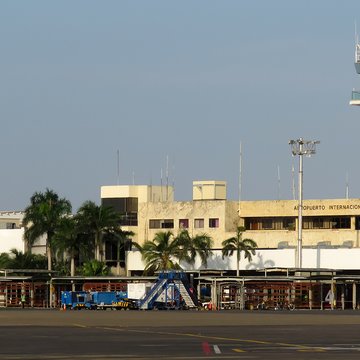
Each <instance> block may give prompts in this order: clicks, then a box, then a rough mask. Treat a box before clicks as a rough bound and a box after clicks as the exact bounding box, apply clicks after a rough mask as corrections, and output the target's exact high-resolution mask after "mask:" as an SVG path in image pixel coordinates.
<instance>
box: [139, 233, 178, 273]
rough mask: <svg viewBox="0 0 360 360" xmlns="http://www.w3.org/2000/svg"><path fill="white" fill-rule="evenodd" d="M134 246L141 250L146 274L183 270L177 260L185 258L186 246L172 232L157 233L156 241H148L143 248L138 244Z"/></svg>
mask: <svg viewBox="0 0 360 360" xmlns="http://www.w3.org/2000/svg"><path fill="white" fill-rule="evenodd" d="M133 245H134V246H135V247H137V248H138V249H139V250H140V252H141V255H142V258H143V260H144V261H145V263H146V265H145V269H144V273H150V274H152V273H154V272H155V271H162V270H171V269H181V267H180V265H179V264H178V262H177V261H176V260H182V259H184V258H185V253H184V246H183V244H182V243H181V241H180V240H179V238H175V237H174V235H173V233H172V232H171V231H166V232H158V233H156V234H155V237H154V240H152V241H150V240H147V241H145V243H144V244H143V245H142V246H141V245H139V244H137V243H133Z"/></svg>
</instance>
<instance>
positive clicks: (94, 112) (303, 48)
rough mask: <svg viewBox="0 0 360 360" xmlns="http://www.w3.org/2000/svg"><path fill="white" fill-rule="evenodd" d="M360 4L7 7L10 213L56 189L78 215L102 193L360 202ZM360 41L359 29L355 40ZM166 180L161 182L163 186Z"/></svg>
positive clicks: (5, 132)
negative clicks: (299, 174)
mask: <svg viewBox="0 0 360 360" xmlns="http://www.w3.org/2000/svg"><path fill="white" fill-rule="evenodd" d="M355 21H358V22H359V23H360V2H359V1H358V0H356V1H351V0H350V1H330V0H326V1H323V0H317V1H313V0H311V1H310V0H309V1H289V0H284V1H277V0H273V1H268V0H263V1H254V0H252V1H250V0H249V1H240V0H236V1H235V0H234V1H226V0H222V1H220V0H219V1H211V0H198V1H193V0H192V1H190V0H189V1H186V0H185V1H167V0H163V1H154V0H152V1H149V0H144V1H134V0H130V1H120V0H116V1H100V0H99V1H91V0H82V1H81V0H77V1H72V0H71V1H64V0H62V1H48V0H44V1H36V0H32V1H14V0H11V1H10V0H9V1H5V0H1V1H0V44H1V52H0V53H1V55H0V66H1V70H0V119H1V120H0V124H1V127H0V129H1V131H0V136H1V141H0V153H1V154H2V157H1V177H0V185H1V186H0V209H1V210H22V209H24V207H25V206H26V205H27V204H28V203H29V198H30V196H31V195H32V194H33V193H34V192H35V191H43V190H45V188H47V187H48V188H51V189H53V190H55V191H56V192H58V193H59V195H60V196H63V197H66V198H67V199H69V200H70V201H71V202H72V204H73V207H74V211H75V210H76V209H77V208H78V207H79V206H80V205H81V203H82V202H83V201H85V200H94V201H96V202H97V203H99V198H100V186H101V185H115V184H117V181H118V180H117V179H118V176H117V174H118V172H117V150H119V151H120V184H132V183H133V179H135V184H150V183H152V184H160V174H161V169H163V174H164V176H165V169H166V157H167V156H168V158H169V183H170V184H172V183H173V182H175V193H176V198H177V199H178V200H190V199H191V194H192V181H193V180H226V181H227V183H228V198H229V199H234V200H236V199H237V198H238V178H239V143H240V141H241V142H242V147H243V158H242V159H243V181H242V189H243V191H242V198H243V199H244V200H259V199H277V198H278V167H279V168H280V194H281V198H282V199H291V198H292V187H291V184H292V176H291V167H292V164H293V163H294V164H295V166H296V168H297V159H295V160H294V159H293V158H292V157H291V152H290V147H289V145H288V141H289V140H290V139H297V138H299V137H304V138H305V139H314V140H320V141H321V144H320V145H319V146H318V149H317V150H318V151H317V154H316V156H314V157H312V158H310V159H304V197H305V198H313V199H314V198H315V199H321V198H343V197H344V196H345V186H346V173H348V174H349V185H350V197H360V167H359V163H360V162H359V154H360V149H359V143H360V141H359V135H360V108H357V107H350V106H349V105H348V103H349V100H350V95H351V90H352V88H356V87H358V88H359V89H360V76H359V75H356V73H355V69H354V65H353V61H354V23H355ZM358 27H359V29H360V26H358ZM163 182H165V178H164V179H163Z"/></svg>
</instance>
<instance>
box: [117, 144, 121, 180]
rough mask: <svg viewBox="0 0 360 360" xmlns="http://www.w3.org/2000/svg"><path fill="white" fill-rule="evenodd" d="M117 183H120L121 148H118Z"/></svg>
mask: <svg viewBox="0 0 360 360" xmlns="http://www.w3.org/2000/svg"><path fill="white" fill-rule="evenodd" d="M117 185H120V150H119V149H118V150H117Z"/></svg>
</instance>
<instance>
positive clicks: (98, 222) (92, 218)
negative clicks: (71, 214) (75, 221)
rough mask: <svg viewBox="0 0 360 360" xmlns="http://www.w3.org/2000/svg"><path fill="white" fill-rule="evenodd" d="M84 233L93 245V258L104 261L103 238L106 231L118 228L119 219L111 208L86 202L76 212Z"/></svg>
mask: <svg viewBox="0 0 360 360" xmlns="http://www.w3.org/2000/svg"><path fill="white" fill-rule="evenodd" d="M77 216H78V217H79V221H80V222H81V226H82V227H83V229H84V232H85V233H87V234H88V235H90V236H91V237H92V239H93V241H94V244H95V258H96V260H98V261H103V260H104V243H103V237H104V234H105V233H106V232H107V231H111V230H115V229H117V228H119V223H120V222H119V220H120V217H119V215H118V213H117V212H116V211H115V210H114V208H112V207H105V206H102V205H100V206H98V205H96V204H95V203H94V202H93V201H86V202H85V203H83V205H82V206H81V207H80V208H79V210H78V212H77Z"/></svg>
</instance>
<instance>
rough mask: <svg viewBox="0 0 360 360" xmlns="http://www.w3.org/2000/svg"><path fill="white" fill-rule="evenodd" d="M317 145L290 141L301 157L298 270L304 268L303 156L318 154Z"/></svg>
mask: <svg viewBox="0 0 360 360" xmlns="http://www.w3.org/2000/svg"><path fill="white" fill-rule="evenodd" d="M317 144H320V141H313V140H304V139H303V138H299V139H297V140H290V141H289V145H290V146H291V152H292V154H293V156H296V155H299V185H298V186H299V204H298V243H297V254H296V261H295V267H296V268H298V269H301V268H302V210H303V155H305V156H308V157H310V156H311V155H314V154H316V145H317Z"/></svg>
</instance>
